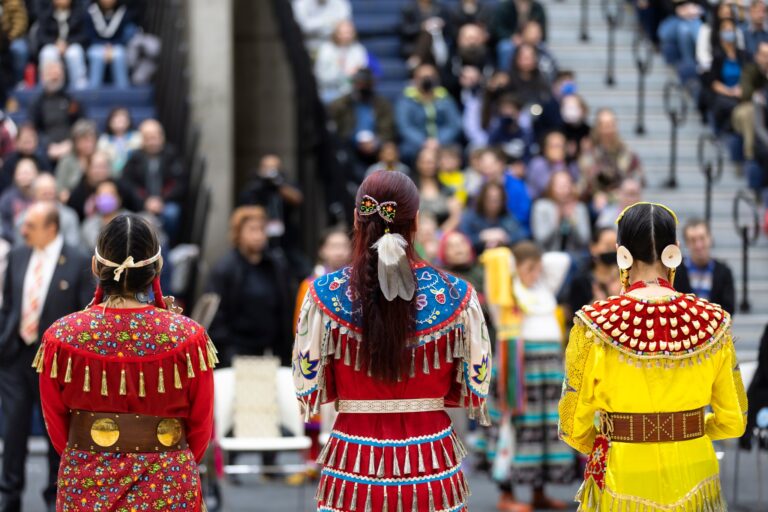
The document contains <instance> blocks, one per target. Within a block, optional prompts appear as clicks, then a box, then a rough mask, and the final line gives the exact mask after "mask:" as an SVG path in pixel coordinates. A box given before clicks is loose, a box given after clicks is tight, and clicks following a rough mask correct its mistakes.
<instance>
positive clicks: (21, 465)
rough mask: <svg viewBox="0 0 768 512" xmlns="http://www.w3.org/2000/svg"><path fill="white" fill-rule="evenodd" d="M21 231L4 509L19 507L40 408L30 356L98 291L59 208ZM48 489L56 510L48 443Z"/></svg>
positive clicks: (6, 314)
mask: <svg viewBox="0 0 768 512" xmlns="http://www.w3.org/2000/svg"><path fill="white" fill-rule="evenodd" d="M21 234H22V236H23V237H24V241H25V242H26V244H25V245H24V246H22V247H18V248H16V249H14V250H13V251H11V253H10V256H9V260H8V271H7V275H6V280H5V283H4V289H3V306H2V309H1V310H0V401H1V405H2V412H3V418H2V420H3V431H4V452H3V457H2V459H3V461H2V471H1V472H0V512H15V511H20V510H21V496H22V493H23V491H24V471H25V463H26V459H27V440H28V438H29V434H30V429H31V427H32V425H31V423H32V412H33V407H39V402H40V399H39V397H40V392H39V388H38V376H37V373H36V372H35V370H34V368H32V360H33V359H34V356H35V353H36V352H37V349H38V347H39V344H40V338H41V337H42V335H43V333H44V332H45V330H46V329H48V327H49V326H50V325H51V324H52V323H53V322H54V321H56V320H57V319H59V318H61V317H63V316H65V315H67V314H69V313H72V312H74V311H77V310H79V309H82V308H83V307H85V306H86V304H87V303H88V302H89V301H90V299H91V297H92V295H93V286H94V280H93V276H92V275H91V265H90V259H89V258H88V257H87V256H86V255H84V254H82V253H80V251H79V250H78V249H77V248H76V247H72V246H69V245H67V244H65V243H64V241H63V238H62V236H61V235H60V234H59V213H58V209H57V208H56V205H55V204H54V203H50V202H38V203H34V204H33V205H32V206H30V207H29V209H28V211H27V214H26V218H25V220H24V224H23V225H22V228H21ZM48 462H49V467H48V470H49V474H48V487H47V488H46V489H45V491H44V493H43V497H44V498H45V500H46V503H47V504H48V507H49V509H50V510H55V500H56V473H57V472H58V467H59V458H58V456H57V455H56V452H55V451H54V450H53V447H52V446H50V445H49V447H48Z"/></svg>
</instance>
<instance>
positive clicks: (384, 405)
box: [336, 398, 445, 414]
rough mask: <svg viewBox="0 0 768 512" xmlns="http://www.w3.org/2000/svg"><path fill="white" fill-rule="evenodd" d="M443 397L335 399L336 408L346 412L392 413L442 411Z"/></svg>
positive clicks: (443, 405) (443, 406)
mask: <svg viewBox="0 0 768 512" xmlns="http://www.w3.org/2000/svg"><path fill="white" fill-rule="evenodd" d="M444 408H445V399H443V398H415V399H410V400H336V410H337V411H339V412H343V413H347V414H394V413H403V412H429V411H442V410H443V409H444Z"/></svg>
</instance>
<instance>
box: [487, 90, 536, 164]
mask: <svg viewBox="0 0 768 512" xmlns="http://www.w3.org/2000/svg"><path fill="white" fill-rule="evenodd" d="M496 108H497V112H496V115H495V116H493V117H492V118H491V120H490V123H489V126H488V144H490V145H492V146H498V147H500V148H501V149H502V150H503V151H504V154H505V155H507V156H508V157H509V158H514V159H516V160H522V161H528V159H529V158H530V157H531V153H530V151H531V147H532V146H533V140H534V136H533V130H532V129H531V127H530V122H528V121H529V119H526V118H525V117H523V116H522V115H521V109H522V105H521V104H520V102H519V101H518V99H517V98H516V97H515V96H513V95H512V94H511V93H507V94H505V95H503V96H502V97H501V98H500V99H499V100H498V103H497V107H496Z"/></svg>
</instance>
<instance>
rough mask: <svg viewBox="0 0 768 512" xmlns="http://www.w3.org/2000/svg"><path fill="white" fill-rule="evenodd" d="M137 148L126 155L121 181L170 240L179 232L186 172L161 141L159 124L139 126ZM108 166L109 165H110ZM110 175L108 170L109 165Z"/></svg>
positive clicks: (149, 121) (170, 150)
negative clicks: (160, 224) (156, 221)
mask: <svg viewBox="0 0 768 512" xmlns="http://www.w3.org/2000/svg"><path fill="white" fill-rule="evenodd" d="M139 132H140V133H141V148H140V149H137V150H136V151H134V152H133V153H131V156H130V157H129V158H128V161H127V162H126V163H125V167H124V168H123V180H124V181H125V183H126V184H127V185H129V186H130V187H131V188H132V189H133V190H134V193H135V195H136V196H138V198H139V199H140V200H142V201H144V206H143V208H142V209H143V210H146V211H147V212H149V213H151V214H152V215H155V216H156V217H158V218H159V219H160V220H161V221H162V226H163V230H164V231H165V232H166V233H168V236H169V238H170V240H171V243H173V242H174V241H175V240H176V237H177V236H178V234H179V228H180V222H181V204H182V202H183V201H184V199H185V197H186V193H187V180H188V176H187V172H186V171H185V169H184V167H183V166H182V165H181V161H180V159H179V157H178V155H177V154H176V150H175V149H174V148H173V147H172V146H171V145H170V144H167V143H166V141H165V131H164V130H163V127H162V126H161V125H160V123H159V122H157V121H156V120H154V119H147V120H146V121H144V122H143V123H141V126H139ZM110 165H111V164H110ZM109 171H110V175H111V172H112V169H111V168H110V170H109Z"/></svg>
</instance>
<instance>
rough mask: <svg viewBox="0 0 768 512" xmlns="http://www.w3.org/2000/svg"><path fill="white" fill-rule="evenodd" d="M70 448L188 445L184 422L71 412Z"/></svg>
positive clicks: (135, 448) (166, 448) (178, 447)
mask: <svg viewBox="0 0 768 512" xmlns="http://www.w3.org/2000/svg"><path fill="white" fill-rule="evenodd" d="M67 446H68V447H69V448H75V449H77V450H90V451H94V452H125V453H147V452H168V451H175V450H184V449H186V448H187V447H188V444H187V438H186V435H185V432H184V422H183V421H181V420H180V419H178V418H164V417H162V416H148V415H146V414H127V413H125V414H117V413H106V412H89V411H71V416H70V420H69V442H68V443H67Z"/></svg>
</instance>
